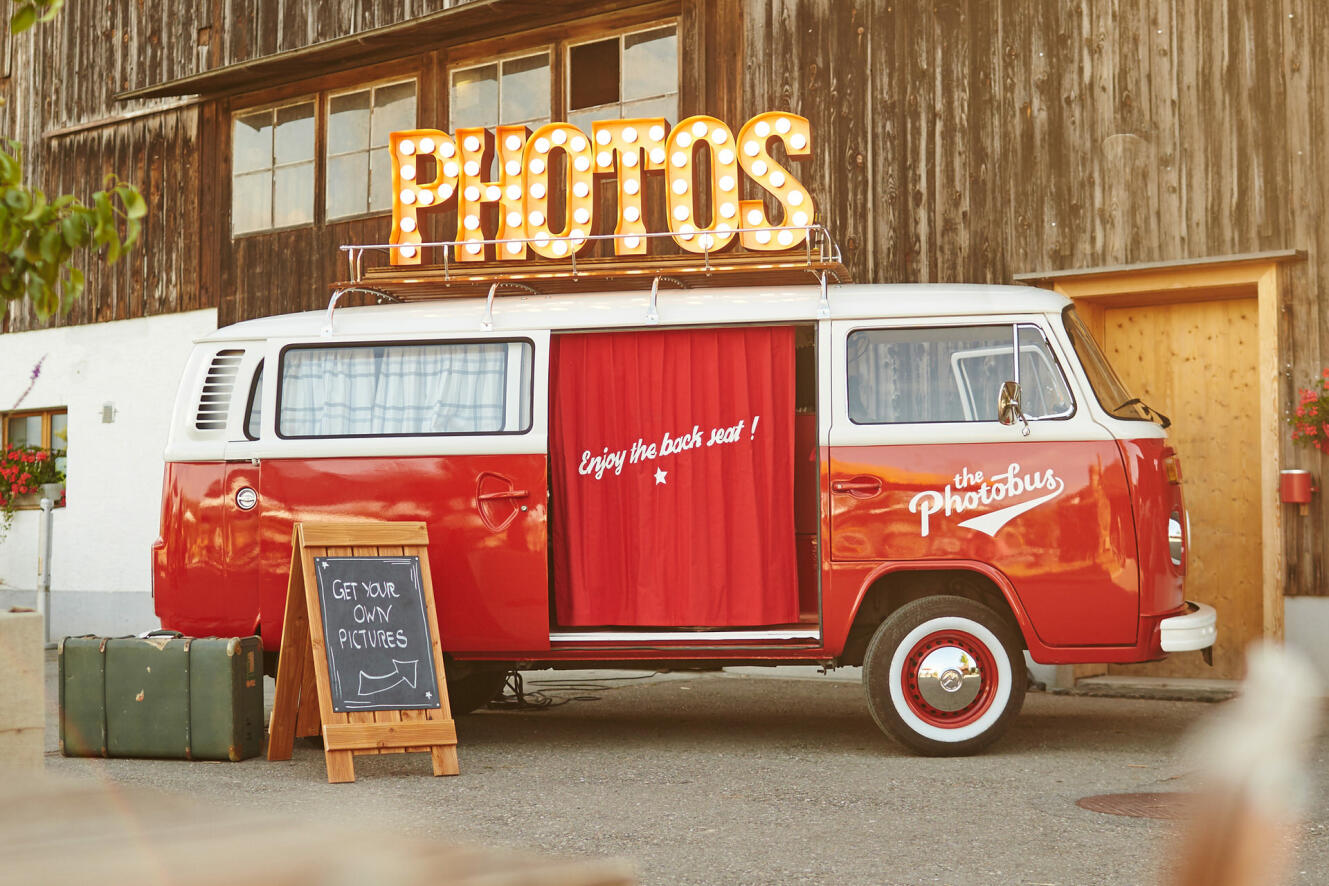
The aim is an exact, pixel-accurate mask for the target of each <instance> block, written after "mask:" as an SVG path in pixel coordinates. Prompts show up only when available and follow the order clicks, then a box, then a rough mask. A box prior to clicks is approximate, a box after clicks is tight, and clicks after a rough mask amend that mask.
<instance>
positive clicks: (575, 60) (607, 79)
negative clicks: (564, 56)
mask: <svg viewBox="0 0 1329 886" xmlns="http://www.w3.org/2000/svg"><path fill="white" fill-rule="evenodd" d="M618 83H619V79H618V38H617V37H612V38H610V39H608V40H599V41H597V42H595V43H583V44H582V45H580V46H574V47H572V49H571V50H570V51H569V53H568V91H569V93H570V95H569V98H568V107H569V108H570V109H571V110H574V111H576V110H581V109H582V108H593V107H596V106H597V105H606V104H609V103H611V102H613V103H617V102H618Z"/></svg>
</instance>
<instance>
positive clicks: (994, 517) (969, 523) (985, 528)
mask: <svg viewBox="0 0 1329 886" xmlns="http://www.w3.org/2000/svg"><path fill="white" fill-rule="evenodd" d="M1065 488H1066V484H1065V483H1063V482H1062V480H1061V478H1057V488H1056V489H1054V490H1053V491H1051V492H1049V493H1048V494H1047V495H1044V496H1040V497H1038V498H1033V499H1030V500H1029V501H1022V502H1020V503H1019V504H1014V505H1011V506H1010V507H1005V508H999V509H998V510H995V511H989V512H988V513H986V514H981V515H979V516H977V517H971V518H970V519H968V520H964V521H962V522H961V523H959V524H958V525H960V526H963V527H964V528H965V529H973V530H974V531H976V532H981V533H983V534H984V535H986V536H988V537H989V538H991V537H995V536H996V534H997V533H998V532H1000V531H1001V527H1003V526H1005V525H1006V524H1007V523H1009V522H1011V521H1012V520H1014V519H1015V518H1016V517H1018V516H1020V515H1021V514H1023V513H1024V512H1025V511H1028V510H1031V509H1033V508H1036V507H1038V506H1039V505H1041V504H1042V503H1043V502H1045V501H1051V500H1052V499H1054V498H1056V497H1057V496H1058V495H1061V491H1062V490H1063V489H1065Z"/></svg>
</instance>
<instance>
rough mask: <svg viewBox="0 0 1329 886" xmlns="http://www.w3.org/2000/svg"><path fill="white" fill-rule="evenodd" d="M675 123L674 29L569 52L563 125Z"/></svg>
mask: <svg viewBox="0 0 1329 886" xmlns="http://www.w3.org/2000/svg"><path fill="white" fill-rule="evenodd" d="M628 117H664V118H665V119H666V120H669V121H670V122H677V120H678V33H677V30H676V28H675V27H674V26H673V25H668V26H666V27H662V28H651V29H650V30H645V31H634V32H629V33H625V34H619V35H617V36H614V37H609V38H607V39H599V40H593V41H590V42H587V43H579V44H576V45H574V46H571V47H569V49H568V122H569V123H572V124H575V125H576V126H578V127H580V128H581V129H583V130H585V131H586V132H590V131H591V129H590V126H591V122H592V121H594V120H617V119H624V118H628Z"/></svg>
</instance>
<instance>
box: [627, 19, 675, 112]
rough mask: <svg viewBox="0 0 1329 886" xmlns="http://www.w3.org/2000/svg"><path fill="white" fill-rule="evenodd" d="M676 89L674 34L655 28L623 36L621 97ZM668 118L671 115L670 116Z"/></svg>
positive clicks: (660, 93)
mask: <svg viewBox="0 0 1329 886" xmlns="http://www.w3.org/2000/svg"><path fill="white" fill-rule="evenodd" d="M676 92H678V37H677V36H676V35H675V34H674V29H673V28H657V29H656V30H654V31H643V32H642V33H640V34H628V35H627V36H625V37H624V38H623V101H625V102H626V101H632V100H633V99H639V98H647V97H649V96H655V95H666V94H669V93H676ZM670 119H673V118H672V117H671V118H670Z"/></svg>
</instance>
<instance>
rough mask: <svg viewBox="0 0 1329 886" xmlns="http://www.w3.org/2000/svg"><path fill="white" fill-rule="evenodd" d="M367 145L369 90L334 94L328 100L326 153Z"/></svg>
mask: <svg viewBox="0 0 1329 886" xmlns="http://www.w3.org/2000/svg"><path fill="white" fill-rule="evenodd" d="M368 147H369V90H368V89H366V90H364V91H362V92H352V93H349V94H347V95H335V96H333V97H332V99H331V101H329V102H328V153H329V154H344V153H346V152H348V151H363V150H364V149H365V148H368Z"/></svg>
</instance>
